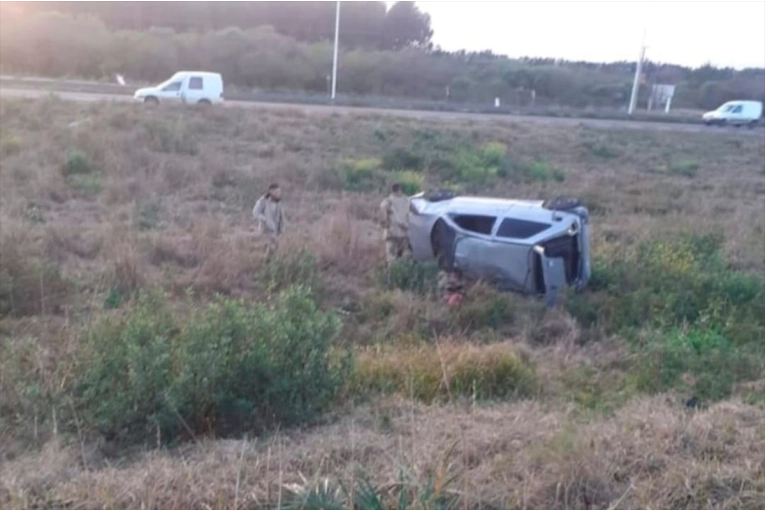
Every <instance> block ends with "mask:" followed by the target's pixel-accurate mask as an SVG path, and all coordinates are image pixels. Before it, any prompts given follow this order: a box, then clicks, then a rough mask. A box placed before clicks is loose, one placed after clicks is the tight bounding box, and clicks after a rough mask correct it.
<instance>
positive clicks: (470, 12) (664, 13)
mask: <svg viewBox="0 0 765 510" xmlns="http://www.w3.org/2000/svg"><path fill="white" fill-rule="evenodd" d="M393 3H395V2H388V4H389V5H391V4H393ZM416 5H417V6H418V7H419V8H420V10H421V11H423V12H425V13H427V14H429V15H430V17H431V28H432V29H433V44H434V46H437V47H440V48H441V49H442V50H444V51H450V52H451V51H460V50H463V49H464V50H465V51H468V52H480V51H486V50H489V51H492V52H493V53H495V54H497V55H502V56H507V57H508V58H511V59H518V58H523V57H529V58H549V59H556V60H558V59H560V60H565V61H586V62H592V63H604V64H607V63H614V62H634V61H635V60H637V58H638V55H639V53H640V47H641V42H642V40H643V32H644V30H645V33H646V35H645V45H646V46H647V49H646V56H645V58H646V60H649V61H651V62H656V63H662V64H668V65H678V66H682V67H692V68H698V67H702V66H704V65H707V64H709V65H712V66H714V67H719V68H733V69H736V70H741V69H746V68H757V69H762V68H765V21H763V20H765V2H734V1H732V2H699V1H673V2H661V3H658V2H652V1H648V0H643V1H628V2H592V1H591V2H584V1H576V0H558V1H544V0H541V1H537V2H528V1H515V2H486V1H474V2H465V1H457V2H448V1H418V2H416ZM553 7H554V8H555V9H556V11H555V15H554V16H551V15H550V9H551V8H553ZM689 8H692V9H693V13H689V12H688V9H689ZM519 17H520V18H524V19H532V20H542V23H516V24H513V23H512V20H514V19H517V18H519ZM626 19H627V20H630V22H629V23H627V24H626V26H625V20H626ZM720 19H736V20H737V21H736V23H735V24H727V25H726V24H722V25H721V24H720V23H718V20H720ZM508 20H510V21H508ZM479 21H480V22H479ZM341 23H342V12H341ZM540 25H542V26H541V28H540ZM709 27H714V31H715V35H714V36H712V35H710V31H711V30H712V29H710V28H709ZM583 32H584V33H587V34H588V35H587V36H586V37H582V36H581V34H582V33H583ZM341 34H342V25H341ZM678 39H680V40H678ZM563 41H565V45H564V44H563ZM564 47H565V48H564ZM519 48H520V49H519ZM561 48H564V49H561Z"/></svg>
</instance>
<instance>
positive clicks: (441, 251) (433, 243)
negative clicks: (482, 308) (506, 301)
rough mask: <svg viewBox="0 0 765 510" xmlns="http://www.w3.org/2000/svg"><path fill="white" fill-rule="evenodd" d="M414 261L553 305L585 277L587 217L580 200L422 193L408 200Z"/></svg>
mask: <svg viewBox="0 0 765 510" xmlns="http://www.w3.org/2000/svg"><path fill="white" fill-rule="evenodd" d="M409 241H410V243H411V247H412V252H413V254H414V257H415V258H416V259H419V260H427V259H433V258H435V259H436V260H438V263H439V266H440V267H441V268H442V269H444V270H447V271H460V272H461V273H463V274H465V275H466V276H470V277H473V278H480V279H483V280H486V281H488V282H490V283H492V284H493V285H495V286H496V287H497V288H499V289H501V290H510V291H515V292H521V293H524V294H543V295H545V296H546V298H547V300H548V302H549V303H554V302H555V301H556V298H557V296H558V294H559V292H560V291H561V290H562V289H563V288H564V287H565V286H571V287H574V288H576V289H582V288H584V287H585V286H586V285H587V281H588V280H589V278H590V243H589V213H588V211H587V208H586V207H585V206H584V205H582V204H581V203H580V202H579V201H578V200H576V199H572V198H557V199H555V200H551V201H541V200H509V199H497V198H482V197H467V196H458V195H456V194H454V193H452V192H444V191H434V192H428V193H420V194H418V195H415V196H413V197H412V198H411V207H410V216H409Z"/></svg>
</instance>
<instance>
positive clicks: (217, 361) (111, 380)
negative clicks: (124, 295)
mask: <svg viewBox="0 0 765 510" xmlns="http://www.w3.org/2000/svg"><path fill="white" fill-rule="evenodd" d="M339 329H340V322H339V320H338V319H337V317H336V316H334V315H333V314H328V313H324V312H321V311H320V310H319V309H318V308H317V307H316V304H315V303H314V301H313V300H312V298H311V295H310V292H309V291H308V289H306V288H303V287H293V288H290V289H288V290H286V291H284V292H283V293H281V294H279V295H278V296H277V297H276V299H275V300H274V301H273V302H271V303H269V304H257V305H248V304H245V303H243V302H241V301H237V300H230V299H223V298H220V299H218V300H217V301H215V302H214V303H212V304H210V305H208V306H206V307H204V308H201V309H198V310H194V311H193V312H192V313H191V314H190V315H189V316H188V317H184V318H183V320H181V319H180V318H178V317H176V316H175V315H174V314H173V313H172V312H171V310H169V309H168V307H167V305H166V303H165V299H164V297H163V296H162V295H159V294H151V295H149V294H144V295H141V296H139V298H138V300H137V303H136V306H135V308H133V309H131V310H130V311H129V312H128V313H127V314H126V315H124V316H123V317H121V318H109V319H107V320H106V321H104V322H102V323H100V324H98V325H96V326H95V327H93V328H91V329H90V331H89V332H88V334H87V335H86V337H85V338H84V341H83V343H82V352H80V353H79V358H78V359H80V362H81V370H80V372H79V375H78V378H77V380H76V382H75V384H74V390H75V395H74V396H75V401H76V403H77V409H78V415H79V417H80V421H81V422H82V424H83V425H84V426H86V427H88V428H91V429H92V428H95V429H98V430H100V431H102V432H103V433H107V434H110V435H111V434H113V435H115V436H116V437H118V438H120V439H122V440H128V441H130V440H137V441H141V440H144V438H146V437H152V438H155V437H158V436H157V434H159V439H160V440H161V441H163V442H168V441H173V440H176V439H181V438H184V437H189V436H199V435H204V434H213V435H221V436H227V435H231V434H237V433H239V432H242V431H247V430H254V431H262V430H266V429H269V428H271V427H274V426H289V425H295V424H299V423H303V422H308V421H311V420H313V419H315V418H316V417H318V416H319V414H320V413H321V412H322V411H324V410H325V409H326V408H327V406H328V405H330V404H331V403H332V402H333V401H334V399H335V397H336V395H337V391H338V389H339V387H340V384H341V383H342V382H343V380H344V378H345V375H346V374H347V372H348V370H349V368H350V366H349V365H347V363H338V362H336V359H337V358H336V356H332V353H331V343H332V340H333V339H334V338H335V336H336V335H337V333H338V332H339Z"/></svg>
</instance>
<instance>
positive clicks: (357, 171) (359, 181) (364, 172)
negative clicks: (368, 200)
mask: <svg viewBox="0 0 765 510" xmlns="http://www.w3.org/2000/svg"><path fill="white" fill-rule="evenodd" d="M335 174H336V176H337V177H338V180H339V187H340V188H342V189H345V190H348V191H377V190H380V189H382V188H383V186H384V185H385V181H386V178H385V173H384V172H383V171H382V162H381V161H380V160H379V159H377V158H362V159H348V160H345V161H343V162H342V163H341V164H340V166H339V168H338V169H337V170H335Z"/></svg>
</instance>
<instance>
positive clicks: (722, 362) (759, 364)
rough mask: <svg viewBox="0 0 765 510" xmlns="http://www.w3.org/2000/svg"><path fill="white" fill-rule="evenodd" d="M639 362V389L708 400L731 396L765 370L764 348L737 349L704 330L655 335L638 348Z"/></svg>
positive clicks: (711, 332) (720, 337) (718, 336)
mask: <svg viewBox="0 0 765 510" xmlns="http://www.w3.org/2000/svg"><path fill="white" fill-rule="evenodd" d="M637 359H638V362H637V367H636V370H637V384H638V389H640V390H642V391H648V392H652V393H655V392H661V391H665V390H668V389H672V388H678V389H680V390H682V391H683V392H684V393H685V394H687V395H694V396H696V397H698V398H700V399H702V400H707V401H710V400H712V401H714V400H721V399H724V398H726V397H728V396H729V395H730V394H731V391H732V390H733V388H734V385H735V384H736V383H738V382H743V381H751V380H755V379H757V378H759V377H761V376H762V374H763V371H765V349H763V347H762V346H755V345H752V346H746V347H737V346H736V345H734V344H733V343H731V342H730V341H728V340H727V339H726V338H725V337H723V336H722V335H720V334H718V333H716V332H714V331H711V330H708V329H701V328H692V329H689V330H687V331H681V330H672V331H670V332H669V333H667V334H660V333H654V334H652V336H651V337H650V338H649V339H648V341H647V342H645V344H643V345H640V346H639V347H638V354H637Z"/></svg>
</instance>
